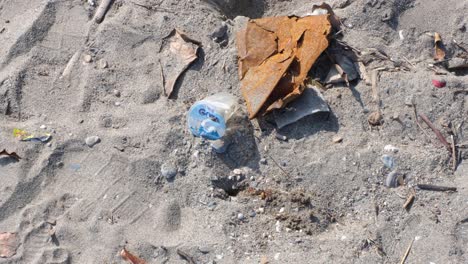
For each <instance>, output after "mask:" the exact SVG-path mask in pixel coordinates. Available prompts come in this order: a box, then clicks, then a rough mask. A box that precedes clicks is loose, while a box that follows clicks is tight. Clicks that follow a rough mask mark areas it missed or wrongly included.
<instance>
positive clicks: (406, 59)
mask: <svg viewBox="0 0 468 264" xmlns="http://www.w3.org/2000/svg"><path fill="white" fill-rule="evenodd" d="M403 59H405V61H406V62H408V63H409V64H410V65H411V66H413V68H416V66H415V65H414V64H413V63H412V62H411V61H410V60H408V58H406V57H405V56H403Z"/></svg>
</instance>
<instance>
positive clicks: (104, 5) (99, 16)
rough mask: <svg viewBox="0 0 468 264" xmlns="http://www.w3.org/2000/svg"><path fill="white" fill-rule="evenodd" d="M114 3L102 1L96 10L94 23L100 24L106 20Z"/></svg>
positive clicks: (111, 0) (109, 0) (110, 0)
mask: <svg viewBox="0 0 468 264" xmlns="http://www.w3.org/2000/svg"><path fill="white" fill-rule="evenodd" d="M113 1H114V0H101V3H100V4H99V6H98V8H97V10H96V14H95V15H94V21H95V22H96V23H98V24H100V23H101V22H102V21H103V20H104V17H105V16H106V13H107V10H109V7H110V6H111V4H112V2H113Z"/></svg>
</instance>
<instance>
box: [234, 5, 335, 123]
mask: <svg viewBox="0 0 468 264" xmlns="http://www.w3.org/2000/svg"><path fill="white" fill-rule="evenodd" d="M331 28H332V27H331V24H330V21H329V15H328V14H327V15H317V16H308V17H302V18H298V17H267V18H261V19H254V20H250V21H249V22H248V23H247V26H246V28H245V29H244V30H241V31H239V32H238V36H237V48H238V55H239V77H240V79H241V82H242V83H241V93H242V96H243V97H244V99H245V100H246V103H247V111H248V112H249V118H251V119H252V118H255V117H256V116H257V115H259V114H264V113H268V112H271V111H272V110H274V109H279V108H283V107H284V106H285V105H286V104H288V103H290V102H291V101H293V100H294V99H296V98H297V97H299V96H300V95H301V94H302V92H303V91H304V84H303V83H304V81H305V79H306V78H307V74H308V72H309V70H310V69H311V68H312V66H313V64H314V63H315V61H316V60H317V58H318V57H319V56H320V55H321V54H322V52H323V51H324V50H325V49H326V48H327V47H328V45H329V41H328V36H329V34H330V32H331Z"/></svg>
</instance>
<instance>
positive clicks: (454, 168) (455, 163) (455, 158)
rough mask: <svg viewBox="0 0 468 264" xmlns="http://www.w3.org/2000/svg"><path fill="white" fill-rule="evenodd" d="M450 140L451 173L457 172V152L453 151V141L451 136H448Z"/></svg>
mask: <svg viewBox="0 0 468 264" xmlns="http://www.w3.org/2000/svg"><path fill="white" fill-rule="evenodd" d="M450 139H451V140H452V169H453V171H456V170H457V163H458V160H457V151H456V149H455V139H454V138H453V135H451V136H450Z"/></svg>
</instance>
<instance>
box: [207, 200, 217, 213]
mask: <svg viewBox="0 0 468 264" xmlns="http://www.w3.org/2000/svg"><path fill="white" fill-rule="evenodd" d="M207 206H208V210H210V211H213V210H214V209H215V208H216V206H217V204H216V202H215V201H210V202H209V203H208V205H207Z"/></svg>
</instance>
